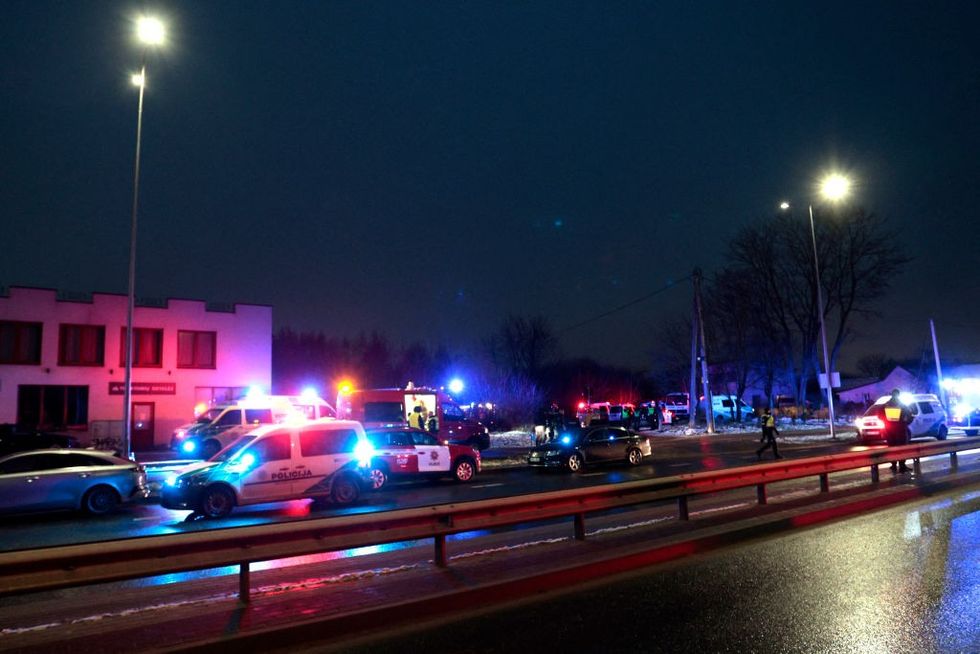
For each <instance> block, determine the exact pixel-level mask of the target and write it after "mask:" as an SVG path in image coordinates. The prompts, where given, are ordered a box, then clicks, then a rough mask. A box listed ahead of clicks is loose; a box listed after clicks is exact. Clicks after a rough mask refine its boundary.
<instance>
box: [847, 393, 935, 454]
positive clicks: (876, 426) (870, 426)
mask: <svg viewBox="0 0 980 654" xmlns="http://www.w3.org/2000/svg"><path fill="white" fill-rule="evenodd" d="M890 399H891V395H884V396H882V397H880V398H878V399H877V400H876V401H875V403H874V404H872V405H871V406H870V407H868V410H867V411H865V413H864V415H863V416H862V417H860V418H858V419H857V420H856V421H855V426H856V427H857V432H858V441H860V442H861V443H865V444H868V443H884V442H886V438H885V436H886V434H885V422H884V416H883V407H884V404H885V402H887V401H888V400H890ZM902 401H903V402H904V403H905V405H906V406H907V407H908V408H909V411H910V412H911V413H912V422H911V423H909V426H908V428H909V433H910V435H911V437H912V438H918V437H921V436H934V437H936V438H938V439H939V440H941V441H942V440H946V435H947V434H948V433H949V427H947V425H946V420H947V416H946V409H944V408H943V405H942V404H941V403H940V402H939V398H938V397H936V396H935V395H931V394H918V395H910V394H909V395H905V394H903V396H902ZM899 433H901V432H899Z"/></svg>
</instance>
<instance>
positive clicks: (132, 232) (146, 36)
mask: <svg viewBox="0 0 980 654" xmlns="http://www.w3.org/2000/svg"><path fill="white" fill-rule="evenodd" d="M164 34H165V30H164V27H163V23H161V22H160V21H159V20H158V19H156V18H149V17H142V18H140V19H138V20H137V21H136V37H137V39H138V40H139V42H140V43H142V44H143V55H142V58H141V63H140V72H139V74H136V75H133V77H132V82H133V84H134V85H136V86H137V87H139V93H140V95H139V104H138V108H137V111H136V163H135V165H134V166H133V215H132V220H131V221H130V226H129V291H128V293H127V297H126V302H127V304H126V362H125V363H126V373H125V381H124V382H123V442H122V450H123V453H124V454H125V456H127V457H129V458H133V452H132V449H133V438H132V436H133V434H132V428H133V419H132V407H133V308H134V306H135V304H136V217H137V213H138V212H137V209H138V208H139V189H140V147H141V145H142V140H143V91H144V89H145V88H146V51H147V49H148V48H149V47H150V46H153V45H160V44H162V43H163V40H164Z"/></svg>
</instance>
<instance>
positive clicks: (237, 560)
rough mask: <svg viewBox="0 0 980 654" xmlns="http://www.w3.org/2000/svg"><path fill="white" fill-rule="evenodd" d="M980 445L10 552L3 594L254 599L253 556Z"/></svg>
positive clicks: (535, 517) (554, 513)
mask: <svg viewBox="0 0 980 654" xmlns="http://www.w3.org/2000/svg"><path fill="white" fill-rule="evenodd" d="M978 448H980V437H978V438H967V439H957V440H954V441H938V442H934V443H924V444H917V445H905V446H901V447H889V448H883V449H872V450H866V451H860V452H848V453H844V454H834V455H827V456H820V457H810V458H806V459H794V460H783V461H777V462H774V463H766V464H757V465H753V466H746V467H740V468H730V469H726V470H718V471H712V472H700V473H692V474H686V475H680V476H675V477H662V478H652V479H645V480H640V481H633V482H625V483H620V484H605V485H601V486H593V487H590V488H586V489H574V490H563V491H551V492H546V493H534V494H531V495H521V496H515V497H506V498H500V499H493V500H478V501H473V502H463V503H460V504H443V505H437V506H430V507H422V508H415V509H400V510H396V511H386V512H382V513H371V514H361V515H352V516H343V517H333V518H319V519H314V520H304V521H300V522H287V523H281V524H275V525H262V526H255V527H233V528H225V529H217V530H211V531H204V532H195V533H189V534H169V535H165V536H149V537H142V538H129V539H124V540H117V541H108V542H100V543H91V544H83V545H66V546H58V547H49V548H44V549H39V550H21V551H16V552H4V553H0V596H2V595H15V594H23V593H30V592H37V591H42V590H53V589H58V588H70V587H75V586H83V585H88V584H96V583H103V582H110V581H121V580H127V579H141V578H145V577H151V576H155V575H161V574H172V573H179V572H188V571H192V570H203V569H208V568H217V567H224V566H230V565H237V566H239V597H240V599H241V600H242V601H245V602H247V601H248V598H249V586H250V580H249V565H250V564H251V563H255V562H259V561H270V560H275V559H283V558H288V557H293V556H302V555H309V554H316V553H321V552H326V551H333V550H343V549H349V548H354V547H366V546H371V545H381V544H384V543H393V542H399V541H410V540H420V539H427V538H432V539H433V540H434V547H435V556H434V560H435V563H436V565H438V566H446V564H447V558H446V537H447V536H450V535H453V534H457V533H461V532H466V531H473V530H478V529H479V530H482V529H489V528H493V527H503V526H513V525H518V524H523V523H528V522H535V521H540V520H546V519H552V518H560V517H572V518H573V520H574V534H575V538H576V539H579V540H582V539H584V538H585V516H586V514H588V513H592V512H598V511H607V510H610V509H617V508H622V507H626V506H635V505H639V504H646V503H652V502H660V501H664V500H676V501H677V502H678V518H679V519H681V520H687V519H688V518H689V513H688V500H689V498H690V497H693V496H697V495H704V494H709V493H718V492H722V491H728V490H736V489H742V488H749V487H752V486H755V487H756V489H757V497H758V501H759V503H762V504H764V503H765V502H766V486H767V484H771V483H775V482H780V481H788V480H793V479H801V478H806V477H819V479H820V491H821V492H829V490H830V479H829V475H830V474H832V473H835V472H843V471H849V470H856V469H861V468H869V469H870V475H871V482H872V483H877V482H878V480H879V477H878V466H879V465H882V464H887V463H891V462H893V461H901V460H907V459H913V461H914V466H915V469H916V471H919V459H921V458H925V457H930V456H936V455H948V456H949V460H950V468H951V469H953V470H955V469H956V467H957V464H958V460H957V453H959V452H963V451H965V450H972V449H978Z"/></svg>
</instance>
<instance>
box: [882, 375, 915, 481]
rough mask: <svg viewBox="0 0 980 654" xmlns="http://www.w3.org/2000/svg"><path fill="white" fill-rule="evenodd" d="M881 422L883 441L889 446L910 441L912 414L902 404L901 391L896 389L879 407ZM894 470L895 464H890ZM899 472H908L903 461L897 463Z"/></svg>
mask: <svg viewBox="0 0 980 654" xmlns="http://www.w3.org/2000/svg"><path fill="white" fill-rule="evenodd" d="M880 417H881V421H882V422H884V423H885V440H886V441H887V443H888V445H889V446H896V445H908V444H909V441H910V440H911V434H910V433H909V423H911V422H912V412H911V411H910V410H909V408H908V406H907V405H906V404H905V403H904V402H902V396H901V391H899V390H898V389H897V388H896V389H894V390H893V391H892V396H891V397H890V398H888V401H887V402H885V403H884V404H882V405H881V414H880ZM894 469H895V462H894V461H893V462H892V470H894ZM898 470H899V472H908V471H909V468H908V466H907V465H905V461H904V460H902V461H899V462H898Z"/></svg>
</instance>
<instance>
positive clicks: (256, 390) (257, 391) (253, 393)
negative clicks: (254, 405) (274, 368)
mask: <svg viewBox="0 0 980 654" xmlns="http://www.w3.org/2000/svg"><path fill="white" fill-rule="evenodd" d="M263 395H265V393H264V392H263V391H262V387H261V386H257V385H256V386H249V387H248V392H247V393H245V397H247V398H249V399H253V400H254V399H256V398H259V397H262V396H263Z"/></svg>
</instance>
